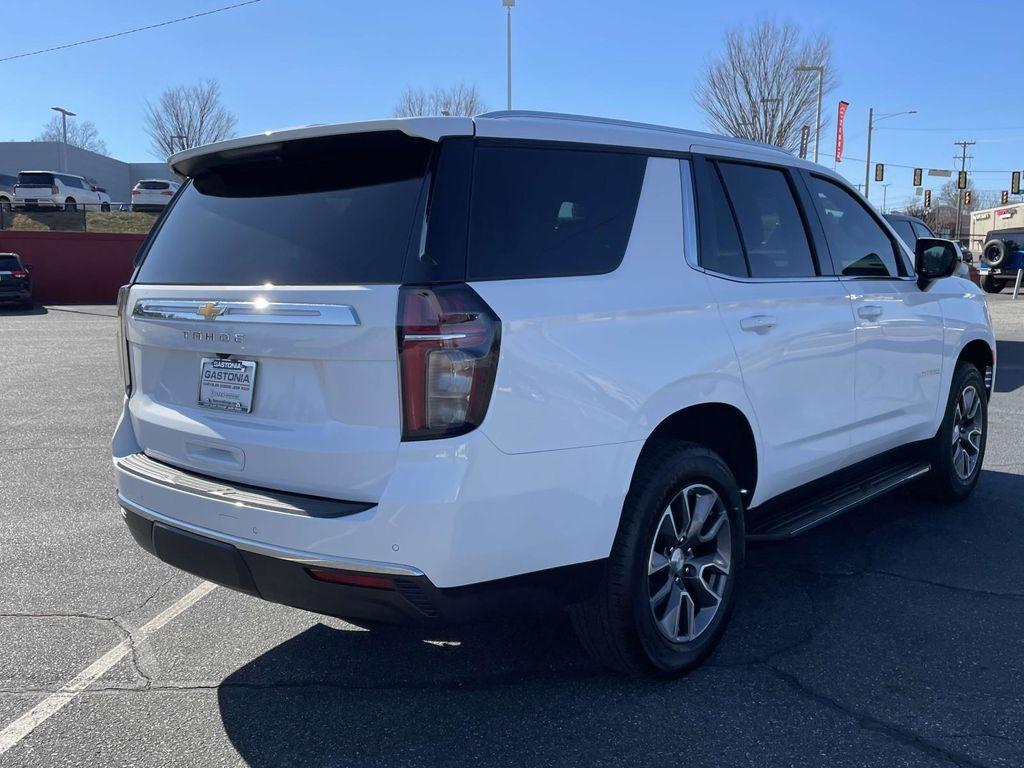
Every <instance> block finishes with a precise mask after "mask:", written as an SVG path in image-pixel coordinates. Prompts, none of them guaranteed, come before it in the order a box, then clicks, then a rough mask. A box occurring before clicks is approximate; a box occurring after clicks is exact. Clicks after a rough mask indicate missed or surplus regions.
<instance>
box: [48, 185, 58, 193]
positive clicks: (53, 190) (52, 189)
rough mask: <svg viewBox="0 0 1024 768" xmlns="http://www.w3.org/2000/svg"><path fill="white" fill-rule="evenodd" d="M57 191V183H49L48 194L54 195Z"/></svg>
mask: <svg viewBox="0 0 1024 768" xmlns="http://www.w3.org/2000/svg"><path fill="white" fill-rule="evenodd" d="M58 192H60V190H59V189H58V188H57V185H56V184H51V185H50V194H51V195H56V194H57V193H58Z"/></svg>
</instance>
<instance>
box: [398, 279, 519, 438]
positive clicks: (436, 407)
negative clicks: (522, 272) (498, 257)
mask: <svg viewBox="0 0 1024 768" xmlns="http://www.w3.org/2000/svg"><path fill="white" fill-rule="evenodd" d="M500 341H501V322H500V321H499V320H498V317H497V315H495V314H494V312H493V311H492V310H491V308H490V307H488V306H487V304H486V303H485V302H484V300H483V299H481V298H480V296H478V295H477V293H476V291H474V290H473V289H472V288H470V287H469V286H468V285H465V284H454V285H436V286H431V287H418V286H405V287H403V288H402V289H401V293H400V294H399V299H398V360H399V368H400V370H401V378H402V439H403V440H429V439H432V438H438V437H451V436H453V435H461V434H464V433H466V432H469V431H470V430H472V429H474V428H476V427H477V426H478V425H479V424H480V422H482V421H483V419H484V415H485V414H486V413H487V406H488V404H489V403H490V401H491V392H492V390H493V389H494V376H495V373H496V372H497V369H498V347H499V344H500Z"/></svg>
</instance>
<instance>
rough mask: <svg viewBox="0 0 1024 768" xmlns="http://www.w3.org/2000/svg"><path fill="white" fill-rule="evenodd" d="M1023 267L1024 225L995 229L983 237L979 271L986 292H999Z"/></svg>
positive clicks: (1014, 278)
mask: <svg viewBox="0 0 1024 768" xmlns="http://www.w3.org/2000/svg"><path fill="white" fill-rule="evenodd" d="M1021 269H1024V227H1014V228H1013V229H997V230H993V231H991V232H989V233H988V235H987V236H986V237H985V245H983V246H982V249H981V260H980V263H979V271H980V272H981V286H982V288H984V289H985V290H986V291H987V292H988V293H999V292H1000V291H1001V290H1003V288H1005V287H1006V284H1007V283H1009V282H1011V281H1013V280H1016V279H1017V273H1018V272H1019V271H1020V270H1021Z"/></svg>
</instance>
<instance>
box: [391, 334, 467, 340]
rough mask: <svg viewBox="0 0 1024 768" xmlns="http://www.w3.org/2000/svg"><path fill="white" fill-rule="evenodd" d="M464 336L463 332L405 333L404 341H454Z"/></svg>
mask: <svg viewBox="0 0 1024 768" xmlns="http://www.w3.org/2000/svg"><path fill="white" fill-rule="evenodd" d="M464 338H466V334H464V333H407V334H406V335H405V336H403V337H402V339H403V340H405V341H456V340H458V339H464Z"/></svg>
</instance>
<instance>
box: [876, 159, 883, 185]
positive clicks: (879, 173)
mask: <svg viewBox="0 0 1024 768" xmlns="http://www.w3.org/2000/svg"><path fill="white" fill-rule="evenodd" d="M884 180H885V166H884V165H883V164H882V163H875V181H884Z"/></svg>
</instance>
